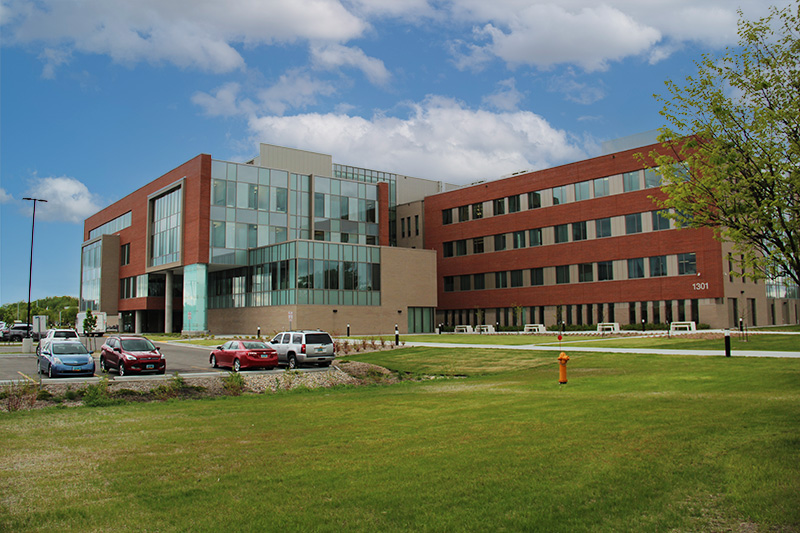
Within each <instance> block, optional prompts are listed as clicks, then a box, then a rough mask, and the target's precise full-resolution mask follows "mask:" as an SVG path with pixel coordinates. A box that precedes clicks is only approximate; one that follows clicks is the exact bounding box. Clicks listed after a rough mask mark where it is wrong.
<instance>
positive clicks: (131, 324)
mask: <svg viewBox="0 0 800 533" xmlns="http://www.w3.org/2000/svg"><path fill="white" fill-rule="evenodd" d="M444 187H445V186H444V184H442V183H439V182H432V181H428V180H419V179H416V178H409V177H406V176H400V175H396V174H392V173H388V172H381V171H374V170H369V169H363V168H357V167H349V166H344V165H337V164H333V162H332V158H331V156H329V155H325V154H318V153H313V152H306V151H302V150H293V149H289V148H282V147H277V146H272V145H266V144H264V145H261V148H260V154H259V156H258V157H257V158H254V159H253V160H252V161H249V162H247V163H244V164H241V163H232V162H227V161H220V160H215V159H212V158H211V156H210V155H199V156H197V157H195V158H194V159H192V160H190V161H187V162H186V163H184V164H182V165H180V166H179V167H177V168H175V169H174V170H171V171H169V172H167V173H166V174H164V175H163V176H161V177H159V178H157V179H155V180H154V181H152V182H150V183H148V184H147V185H145V186H144V187H142V188H140V189H138V190H137V191H135V192H133V193H131V194H129V195H128V196H126V197H125V198H123V199H122V200H120V201H118V202H116V203H114V204H112V205H110V206H108V207H106V208H105V209H103V210H101V211H100V212H98V213H97V214H95V215H93V216H91V217H89V218H88V219H87V220H86V221H85V224H84V243H83V246H82V254H81V265H82V268H81V310H82V311H83V310H86V309H92V310H94V311H102V312H106V313H107V314H108V318H109V323H110V324H112V325H114V324H116V325H118V326H119V327H120V329H121V330H122V331H133V332H143V331H167V332H173V331H176V332H177V331H183V332H187V333H198V334H199V333H204V332H209V331H210V332H212V333H240V334H241V333H248V334H255V333H256V332H257V331H258V328H261V330H262V331H263V332H264V333H265V334H268V333H270V332H272V331H274V330H280V329H286V328H289V327H295V328H322V329H326V330H329V331H331V332H334V333H344V332H345V331H346V329H347V326H348V325H350V326H351V328H352V331H353V332H354V333H361V334H364V333H367V334H369V333H379V332H386V331H391V330H392V329H393V328H394V326H395V324H397V325H398V327H399V328H400V331H401V332H408V331H411V332H415V331H418V332H425V331H432V330H433V327H434V326H433V325H434V312H435V308H436V259H435V254H434V253H433V252H432V251H429V250H422V249H417V250H414V249H406V248H398V247H396V246H391V245H392V244H394V240H395V239H396V236H395V234H394V227H395V226H394V216H395V206H396V204H397V202H398V198H399V199H402V200H403V201H409V200H414V199H421V198H423V197H424V196H426V195H429V194H433V193H436V192H439V191H441V190H443V188H444ZM408 265H413V268H408Z"/></svg>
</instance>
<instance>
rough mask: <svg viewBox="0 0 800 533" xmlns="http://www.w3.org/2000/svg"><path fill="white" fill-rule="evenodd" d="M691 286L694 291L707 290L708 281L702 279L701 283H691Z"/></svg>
mask: <svg viewBox="0 0 800 533" xmlns="http://www.w3.org/2000/svg"><path fill="white" fill-rule="evenodd" d="M692 288H693V289H694V290H696V291H705V290H708V282H707V281H704V282H703V283H692Z"/></svg>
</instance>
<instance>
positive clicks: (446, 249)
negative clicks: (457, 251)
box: [442, 241, 453, 257]
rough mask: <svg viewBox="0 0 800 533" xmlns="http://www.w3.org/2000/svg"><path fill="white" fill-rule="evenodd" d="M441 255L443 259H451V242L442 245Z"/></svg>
mask: <svg viewBox="0 0 800 533" xmlns="http://www.w3.org/2000/svg"><path fill="white" fill-rule="evenodd" d="M442 255H443V256H445V257H453V241H450V242H445V243H443V244H442Z"/></svg>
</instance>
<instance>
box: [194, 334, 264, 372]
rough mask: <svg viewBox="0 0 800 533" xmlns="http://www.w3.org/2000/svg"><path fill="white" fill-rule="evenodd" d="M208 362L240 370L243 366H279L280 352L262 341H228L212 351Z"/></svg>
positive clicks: (212, 364)
mask: <svg viewBox="0 0 800 533" xmlns="http://www.w3.org/2000/svg"><path fill="white" fill-rule="evenodd" d="M208 362H209V363H211V366H213V367H214V368H217V367H220V366H227V367H230V368H232V369H233V371H234V372H238V371H239V370H240V369H243V368H266V369H268V370H272V369H273V368H275V367H276V366H278V352H276V351H275V349H274V348H270V347H269V346H267V344H266V343H264V342H261V341H246V340H237V341H228V342H226V343H225V344H223V345H222V346H217V349H216V350H214V351H213V352H211V355H210V356H209V358H208Z"/></svg>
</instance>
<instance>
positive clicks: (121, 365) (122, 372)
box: [117, 361, 125, 377]
mask: <svg viewBox="0 0 800 533" xmlns="http://www.w3.org/2000/svg"><path fill="white" fill-rule="evenodd" d="M117 370H119V377H122V376H124V375H125V363H123V362H122V361H120V362H119V367H117Z"/></svg>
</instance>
